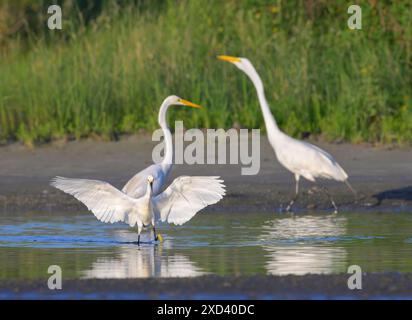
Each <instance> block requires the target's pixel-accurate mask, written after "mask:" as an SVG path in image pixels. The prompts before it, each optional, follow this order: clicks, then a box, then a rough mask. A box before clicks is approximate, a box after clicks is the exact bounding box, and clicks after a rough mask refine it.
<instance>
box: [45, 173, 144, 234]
mask: <svg viewBox="0 0 412 320" xmlns="http://www.w3.org/2000/svg"><path fill="white" fill-rule="evenodd" d="M50 184H51V185H52V186H53V187H55V188H57V189H60V190H62V191H64V192H66V193H68V194H71V195H72V196H74V197H75V198H76V199H77V200H79V201H81V202H83V203H84V204H85V205H86V207H87V208H88V209H89V210H90V211H92V212H93V214H94V215H95V216H96V218H97V219H99V220H100V221H102V222H110V223H114V222H118V221H123V222H126V223H128V224H129V225H131V226H134V225H135V223H136V219H137V217H134V216H133V219H131V217H129V213H130V212H131V211H132V210H133V207H134V206H135V205H136V203H137V202H138V200H135V199H132V198H130V197H129V196H127V195H125V194H124V193H123V192H121V191H120V190H117V189H116V188H115V187H113V186H112V185H110V184H109V183H107V182H103V181H99V180H88V179H70V178H64V177H56V178H54V179H53V180H52V181H51V183H50Z"/></svg>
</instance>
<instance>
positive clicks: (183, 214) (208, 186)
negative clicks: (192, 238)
mask: <svg viewBox="0 0 412 320" xmlns="http://www.w3.org/2000/svg"><path fill="white" fill-rule="evenodd" d="M224 188H225V185H224V184H223V180H220V179H219V177H188V176H181V177H178V178H176V179H175V180H174V181H173V183H172V184H171V185H170V186H169V187H168V188H167V189H166V190H165V191H164V192H162V193H161V194H159V195H157V196H156V197H154V198H153V206H154V210H155V212H156V214H157V215H158V216H160V219H161V220H162V221H167V222H169V223H174V224H177V225H180V224H183V223H185V222H187V221H189V220H190V219H191V218H192V217H193V216H194V215H195V214H196V213H197V212H198V211H199V210H201V209H203V208H204V207H206V206H208V205H211V204H214V203H216V202H218V201H219V200H220V199H222V198H223V196H224V195H225V189H224Z"/></svg>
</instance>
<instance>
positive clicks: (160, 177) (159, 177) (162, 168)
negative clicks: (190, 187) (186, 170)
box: [122, 95, 202, 198]
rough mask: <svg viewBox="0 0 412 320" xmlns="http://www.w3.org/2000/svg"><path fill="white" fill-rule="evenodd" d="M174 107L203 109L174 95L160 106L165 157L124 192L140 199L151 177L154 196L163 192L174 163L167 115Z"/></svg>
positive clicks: (124, 189) (137, 175)
mask: <svg viewBox="0 0 412 320" xmlns="http://www.w3.org/2000/svg"><path fill="white" fill-rule="evenodd" d="M172 105H182V106H188V107H191V108H202V107H201V106H199V105H198V104H195V103H193V102H190V101H187V100H184V99H182V98H179V97H178V96H175V95H172V96H168V97H167V98H166V99H165V100H164V101H163V103H162V105H161V106H160V110H159V125H160V128H161V129H162V130H163V135H164V139H165V156H164V158H163V161H162V162H161V163H157V164H153V165H151V166H149V167H147V168H146V169H143V170H142V171H140V172H138V173H137V174H135V175H134V176H133V178H131V179H130V180H129V181H128V182H127V183H126V185H125V186H124V187H123V189H122V191H123V192H124V193H125V194H127V195H129V196H131V197H133V198H140V197H141V196H143V195H144V194H145V192H146V179H147V177H148V176H149V175H151V176H152V177H153V178H154V184H153V194H154V195H156V194H158V193H159V192H160V191H161V190H162V186H163V185H164V183H165V182H166V179H167V177H168V175H169V172H170V170H171V168H172V161H173V143H172V134H171V132H170V130H169V127H168V126H167V119H166V113H167V110H168V109H169V107H170V106H172Z"/></svg>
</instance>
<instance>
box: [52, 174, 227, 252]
mask: <svg viewBox="0 0 412 320" xmlns="http://www.w3.org/2000/svg"><path fill="white" fill-rule="evenodd" d="M155 182H156V179H155V178H154V177H153V176H151V175H149V176H147V177H146V189H145V192H144V194H143V195H142V196H141V197H139V198H134V197H131V196H129V195H127V194H126V193H124V192H122V191H120V190H118V189H116V188H115V187H113V186H112V185H110V184H109V183H107V182H104V181H99V180H88V179H71V178H64V177H56V178H54V179H53V180H52V182H51V185H52V186H53V187H55V188H57V189H60V190H62V191H63V192H65V193H68V194H71V195H72V196H74V197H75V198H76V199H77V200H79V201H81V202H82V203H84V204H85V205H86V206H87V208H88V209H89V210H90V211H92V212H93V214H94V215H95V216H96V218H97V219H99V220H100V221H102V222H106V223H115V222H124V223H126V224H128V225H129V226H130V227H137V232H138V240H137V243H138V244H140V233H141V232H142V230H143V229H144V228H147V227H149V226H152V230H153V236H154V240H155V241H157V240H158V237H157V235H156V229H155V225H156V221H158V220H161V221H162V222H168V223H173V224H175V225H181V224H183V223H185V222H187V221H189V220H190V219H192V218H193V217H194V216H195V214H196V213H197V212H198V211H200V210H202V209H203V208H205V207H206V206H208V205H211V204H215V203H217V202H218V201H220V200H221V199H222V198H223V196H224V195H225V185H224V184H223V180H221V179H219V177H209V176H204V177H202V176H193V177H190V176H180V177H178V178H176V179H175V180H174V181H173V182H172V183H171V185H170V186H169V187H168V188H166V189H165V190H164V191H163V192H161V193H159V194H158V195H155V194H154V192H153V189H154V185H155ZM159 240H161V239H159Z"/></svg>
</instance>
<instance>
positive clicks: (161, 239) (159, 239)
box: [157, 233, 163, 242]
mask: <svg viewBox="0 0 412 320" xmlns="http://www.w3.org/2000/svg"><path fill="white" fill-rule="evenodd" d="M157 240H158V241H159V242H163V237H162V235H161V234H160V233H158V234H157Z"/></svg>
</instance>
